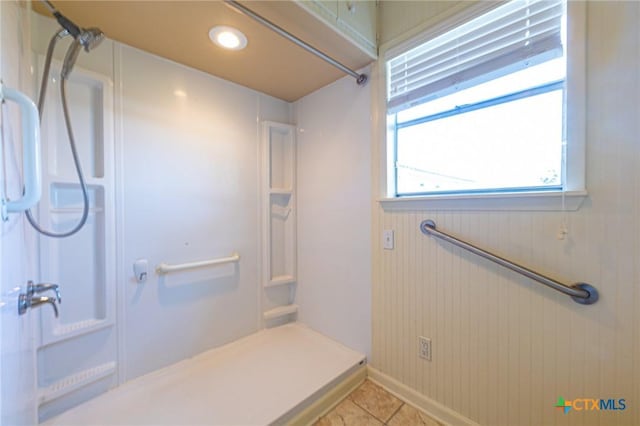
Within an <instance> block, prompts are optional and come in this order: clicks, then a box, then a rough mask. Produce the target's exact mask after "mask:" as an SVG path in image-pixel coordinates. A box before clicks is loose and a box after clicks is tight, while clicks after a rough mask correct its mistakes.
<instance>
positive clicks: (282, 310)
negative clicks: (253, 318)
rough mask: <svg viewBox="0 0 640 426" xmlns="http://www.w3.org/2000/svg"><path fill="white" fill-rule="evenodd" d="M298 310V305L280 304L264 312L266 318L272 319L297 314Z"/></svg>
mask: <svg viewBox="0 0 640 426" xmlns="http://www.w3.org/2000/svg"><path fill="white" fill-rule="evenodd" d="M297 312H298V305H286V306H278V307H277V308H274V309H271V310H268V311H266V312H264V313H263V314H262V316H263V317H264V319H265V320H272V319H276V318H280V317H283V316H285V315H290V314H295V313H297Z"/></svg>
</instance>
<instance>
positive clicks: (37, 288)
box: [27, 282, 62, 303]
mask: <svg viewBox="0 0 640 426" xmlns="http://www.w3.org/2000/svg"><path fill="white" fill-rule="evenodd" d="M30 284H31V285H32V287H31V294H32V295H34V294H39V293H44V292H45V291H54V292H55V293H56V299H57V300H58V303H62V297H61V296H60V286H59V285H58V284H50V283H42V284H35V285H34V284H33V282H31V283H30ZM27 291H29V290H28V289H27Z"/></svg>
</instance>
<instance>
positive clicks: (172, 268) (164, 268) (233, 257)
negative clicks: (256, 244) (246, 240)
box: [156, 253, 240, 275]
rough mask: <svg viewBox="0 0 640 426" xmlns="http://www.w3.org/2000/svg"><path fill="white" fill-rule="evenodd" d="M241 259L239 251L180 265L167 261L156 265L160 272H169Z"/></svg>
mask: <svg viewBox="0 0 640 426" xmlns="http://www.w3.org/2000/svg"><path fill="white" fill-rule="evenodd" d="M239 260H240V255H239V254H238V253H233V254H232V255H231V256H229V257H221V258H219V259H211V260H202V261H199V262H190V263H181V264H179V265H169V264H167V263H161V264H159V265H158V266H157V267H156V272H157V273H158V274H161V275H162V274H168V273H169V272H176V271H183V270H185V269H194V268H202V267H205V266H214V265H222V264H225V263H233V262H237V261H239Z"/></svg>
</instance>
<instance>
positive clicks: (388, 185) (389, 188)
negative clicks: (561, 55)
mask: <svg viewBox="0 0 640 426" xmlns="http://www.w3.org/2000/svg"><path fill="white" fill-rule="evenodd" d="M496 6H497V4H495V3H491V4H489V5H487V4H486V3H484V2H479V3H478V4H474V5H472V6H466V7H465V8H463V9H462V10H460V9H458V10H454V11H453V15H452V16H451V17H449V18H448V19H445V20H443V21H441V22H439V23H434V22H433V21H432V22H426V23H425V24H423V25H422V26H420V27H418V28H416V29H414V30H411V31H408V32H407V33H405V34H404V35H401V36H400V37H398V38H397V39H394V40H392V41H390V42H389V43H386V44H384V45H382V46H381V47H380V54H379V58H380V59H379V60H378V64H377V75H378V84H377V86H378V87H377V102H376V103H377V105H378V108H380V109H379V111H380V114H379V115H378V125H377V132H378V133H379V136H380V137H379V138H377V140H381V141H382V143H381V146H380V161H379V169H380V170H379V172H380V173H379V176H380V178H381V179H380V182H379V183H380V193H381V194H380V198H379V200H378V201H379V202H380V204H381V205H382V207H383V208H385V209H404V210H407V209H408V210H411V209H417V208H420V209H423V208H426V209H431V208H433V209H448V210H526V211H531V210H577V209H578V208H579V207H580V205H581V204H582V202H583V201H584V199H585V198H586V197H587V195H588V194H587V191H586V185H585V183H586V182H585V169H586V165H585V159H586V155H585V151H586V143H585V139H586V106H585V103H586V5H585V4H584V2H574V1H568V2H567V48H566V56H567V58H566V60H567V74H566V96H567V103H566V105H567V109H566V134H567V145H566V151H565V152H566V157H565V160H564V161H565V162H564V165H563V174H564V176H563V185H564V186H563V188H562V189H560V190H548V189H544V190H541V191H530V190H529V191H507V192H482V193H472V192H468V193H443V194H430V195H416V196H413V195H402V196H398V195H396V194H395V190H396V184H395V174H396V173H395V157H396V152H395V144H396V141H395V140H394V133H393V127H392V126H391V125H390V123H387V81H386V80H387V75H386V63H387V61H388V60H389V59H390V58H391V57H394V56H396V55H399V54H401V53H402V52H404V51H407V50H410V49H412V48H413V47H415V46H418V45H420V44H422V43H424V42H425V41H426V40H428V39H431V38H433V37H436V36H438V35H440V34H443V33H444V32H447V31H449V30H451V29H452V28H454V27H456V26H458V25H461V24H463V23H465V22H467V21H469V20H471V19H474V18H476V17H478V16H480V15H482V14H484V13H486V12H488V11H489V10H491V8H493V7H496Z"/></svg>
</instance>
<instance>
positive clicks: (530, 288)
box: [371, 2, 640, 425]
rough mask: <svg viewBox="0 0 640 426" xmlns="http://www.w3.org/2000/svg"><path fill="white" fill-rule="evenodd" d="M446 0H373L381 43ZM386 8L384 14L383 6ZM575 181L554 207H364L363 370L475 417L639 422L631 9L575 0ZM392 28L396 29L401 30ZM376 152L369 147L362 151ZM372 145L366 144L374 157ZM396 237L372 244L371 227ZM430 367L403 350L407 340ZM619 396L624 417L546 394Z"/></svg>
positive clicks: (638, 43)
mask: <svg viewBox="0 0 640 426" xmlns="http://www.w3.org/2000/svg"><path fill="white" fill-rule="evenodd" d="M447 5H449V7H450V8H458V7H459V6H460V5H459V4H458V3H452V2H450V3H446V2H445V3H437V4H436V3H432V4H429V5H424V4H421V3H416V4H414V5H413V6H411V5H410V7H413V8H414V9H415V11H416V12H415V14H412V13H411V12H410V10H409V9H407V7H408V6H407V5H404V6H402V7H403V8H405V9H404V10H403V11H397V10H394V5H393V4H389V3H387V2H383V5H382V9H381V11H382V16H381V22H382V27H383V32H382V35H383V42H388V41H389V40H391V39H393V38H396V37H398V36H399V35H400V34H402V33H403V32H405V31H407V30H411V28H412V27H413V26H414V25H418V24H419V22H418V21H417V20H416V19H407V20H406V21H402V20H399V17H400V16H405V17H406V16H416V17H421V19H422V20H425V19H428V18H427V16H425V15H424V14H423V12H424V10H425V8H432V9H433V10H435V11H437V13H439V14H441V15H442V14H443V13H444V14H445V15H446V13H445V12H443V11H445V9H446V8H447V7H448V6H447ZM390 9H391V10H390ZM587 14H588V18H587V19H588V21H587V31H588V44H587V50H588V54H587V65H588V70H587V98H588V102H587V120H588V121H587V189H588V191H589V197H588V198H587V200H586V201H585V203H584V204H583V206H582V207H581V208H580V209H579V210H577V211H575V212H568V213H566V220H567V222H568V230H569V234H568V238H567V239H565V240H564V241H561V240H558V239H557V238H556V234H557V231H558V228H559V226H560V224H561V223H562V221H563V218H564V217H565V214H563V213H561V212H505V211H502V212H498V211H485V212H477V211H476V212H464V211H410V212H407V211H383V210H382V208H380V207H377V208H376V209H375V211H374V217H373V221H374V225H373V227H374V236H373V244H374V245H373V256H374V271H373V279H374V286H373V294H372V298H373V310H372V318H373V336H372V338H373V347H372V359H371V366H372V367H374V368H375V369H377V370H379V371H380V372H382V373H384V374H386V375H388V376H391V377H392V378H393V379H395V380H397V381H399V382H401V383H403V384H405V385H407V386H408V387H410V388H412V389H414V390H417V391H418V392H420V393H421V394H423V395H424V396H426V397H427V398H429V399H431V400H433V401H435V402H437V403H439V404H442V405H444V406H446V407H448V408H450V409H452V410H454V411H456V412H457V413H459V414H461V415H463V416H466V417H468V418H469V419H471V420H473V421H476V422H478V423H480V424H487V425H526V424H531V425H543V424H544V425H548V424H563V425H564V424H607V425H609V424H640V289H638V288H637V287H638V285H639V284H640V268H639V266H638V265H639V264H640V219H639V218H640V141H639V140H638V139H639V136H640V106H639V101H640V28H639V27H638V25H637V24H638V22H640V3H637V2H593V3H589V4H588V10H587ZM405 23H406V25H404V24H405ZM376 146H377V145H376ZM376 155H379V153H376V152H374V158H375V156H376ZM427 218H431V219H434V220H435V221H436V223H437V224H438V226H439V227H441V228H442V229H443V230H447V231H449V232H451V233H453V234H455V235H459V236H463V237H465V238H466V239H468V240H470V241H472V242H475V243H476V244H478V245H481V246H483V247H487V248H491V249H493V250H495V251H497V252H498V253H502V254H504V255H506V256H507V257H509V258H511V259H513V260H516V261H519V262H521V263H523V264H525V265H529V266H531V267H533V268H534V269H537V270H539V271H541V272H543V273H545V274H548V275H550V276H552V277H556V278H558V279H560V280H562V281H566V282H573V281H585V282H589V283H592V284H593V285H595V286H596V287H597V288H598V289H599V290H600V295H601V300H600V301H599V302H598V303H597V304H595V305H592V306H582V305H578V304H576V303H574V302H572V301H571V300H570V299H569V298H568V297H566V296H564V295H561V294H559V293H556V292H554V291H553V290H551V289H548V288H546V287H543V286H541V285H538V284H537V283H535V282H532V281H530V280H528V279H526V278H523V277H520V276H518V275H516V274H514V273H512V272H510V271H506V270H505V269H502V268H500V267H498V266H496V265H494V264H491V263H489V262H487V261H485V260H482V259H480V258H478V257H475V256H473V255H471V254H468V253H463V252H462V251H461V250H460V249H457V248H453V247H452V246H450V245H448V244H446V243H440V242H437V241H434V240H433V239H431V238H429V237H426V236H424V235H422V234H421V233H420V232H419V229H418V226H419V224H420V222H421V221H422V220H424V219H427ZM383 229H393V230H395V232H396V234H395V235H396V249H395V250H393V251H388V250H383V249H382V246H381V232H382V230H383ZM420 335H422V336H426V337H430V338H431V339H432V341H433V361H432V362H427V361H424V360H422V359H420V358H418V356H417V348H418V345H417V336H420ZM560 396H562V397H564V398H566V399H573V398H605V399H608V398H616V399H618V398H624V399H626V401H627V409H626V410H625V411H619V412H615V411H602V412H593V411H582V412H575V411H574V412H570V413H569V414H566V415H565V414H562V413H561V412H559V411H558V410H556V409H555V408H554V404H555V402H556V400H557V398H558V397H560Z"/></svg>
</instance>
